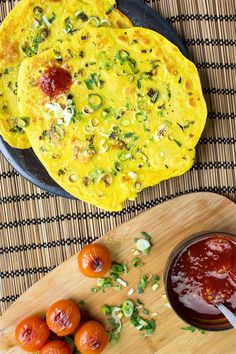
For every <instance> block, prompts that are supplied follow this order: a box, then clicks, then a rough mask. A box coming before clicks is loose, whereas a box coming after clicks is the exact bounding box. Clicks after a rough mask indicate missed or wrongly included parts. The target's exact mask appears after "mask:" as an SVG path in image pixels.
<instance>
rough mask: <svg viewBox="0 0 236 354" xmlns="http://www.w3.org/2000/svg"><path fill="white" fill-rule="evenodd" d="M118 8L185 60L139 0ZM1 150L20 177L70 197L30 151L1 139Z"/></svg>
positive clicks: (169, 31) (166, 28)
mask: <svg viewBox="0 0 236 354" xmlns="http://www.w3.org/2000/svg"><path fill="white" fill-rule="evenodd" d="M118 8H119V9H120V10H121V11H122V12H123V13H124V14H125V15H127V16H128V17H129V18H130V19H131V21H132V22H133V24H134V25H135V26H140V27H146V28H150V29H152V30H154V31H157V32H159V33H160V34H162V35H163V36H164V37H166V38H167V39H169V40H170V41H171V42H172V43H174V44H175V45H176V46H177V47H178V48H179V49H180V50H181V52H182V53H183V54H184V55H185V56H187V57H188V52H187V50H186V48H185V47H184V44H183V42H182V41H181V39H180V38H179V37H178V36H177V33H176V32H175V30H174V29H173V28H172V27H171V25H170V24H169V23H168V22H167V21H166V20H165V19H164V18H163V17H161V16H160V15H159V14H158V13H157V12H156V11H155V10H152V9H151V8H150V7H148V6H147V5H145V4H143V3H141V2H139V0H118ZM0 151H1V152H2V154H3V156H4V157H5V158H6V159H7V161H8V162H9V163H10V164H11V165H12V166H13V167H14V168H15V169H16V170H17V171H18V172H19V173H20V174H21V175H22V176H23V177H25V178H26V179H27V180H28V181H30V182H31V183H33V184H35V185H36V186H37V187H39V188H41V189H44V190H45V191H47V192H49V193H52V194H55V195H58V196H61V197H65V198H73V197H72V196H71V195H70V194H69V193H67V192H66V191H64V190H63V189H62V188H61V187H60V186H58V184H57V183H56V182H54V181H53V179H52V178H51V177H50V176H49V174H48V173H47V171H46V169H45V168H44V166H43V165H42V164H41V162H40V161H39V160H38V158H37V157H36V156H35V154H34V152H33V150H32V149H27V150H20V149H14V148H12V147H10V146H9V145H8V144H7V143H6V142H5V141H4V140H3V139H2V138H1V137H0Z"/></svg>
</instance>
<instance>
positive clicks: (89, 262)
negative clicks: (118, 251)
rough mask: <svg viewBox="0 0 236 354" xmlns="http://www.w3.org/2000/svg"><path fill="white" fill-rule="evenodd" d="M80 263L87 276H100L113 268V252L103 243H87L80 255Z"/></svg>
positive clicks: (80, 267) (82, 271) (81, 269)
mask: <svg viewBox="0 0 236 354" xmlns="http://www.w3.org/2000/svg"><path fill="white" fill-rule="evenodd" d="M78 265H79V269H80V271H81V273H83V274H84V275H85V276H86V277H90V278H100V277H103V276H104V275H105V274H106V273H107V272H108V271H109V270H110V269H111V254H110V252H109V250H108V249H107V248H106V247H105V246H103V245H99V244H96V243H95V244H91V245H87V246H85V247H83V249H82V250H81V251H80V253H79V255H78Z"/></svg>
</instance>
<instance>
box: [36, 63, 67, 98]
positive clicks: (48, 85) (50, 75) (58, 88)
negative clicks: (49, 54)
mask: <svg viewBox="0 0 236 354" xmlns="http://www.w3.org/2000/svg"><path fill="white" fill-rule="evenodd" d="M71 84H72V80H71V76H70V73H69V72H68V71H67V70H65V69H63V68H60V67H57V66H54V67H51V68H48V69H47V70H46V71H45V72H44V74H43V75H42V76H41V78H40V80H39V87H40V89H41V90H42V91H43V93H45V95H47V96H49V97H51V98H55V97H57V96H58V95H60V94H62V93H66V92H68V91H69V89H70V86H71Z"/></svg>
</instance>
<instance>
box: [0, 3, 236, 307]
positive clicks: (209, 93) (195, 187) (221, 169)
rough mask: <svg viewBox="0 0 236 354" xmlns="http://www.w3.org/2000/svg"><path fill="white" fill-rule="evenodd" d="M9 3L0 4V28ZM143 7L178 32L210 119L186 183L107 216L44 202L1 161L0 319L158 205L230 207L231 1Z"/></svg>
mask: <svg viewBox="0 0 236 354" xmlns="http://www.w3.org/2000/svg"><path fill="white" fill-rule="evenodd" d="M91 1H92V0H91ZM137 1H138V0H137ZM16 2H17V1H13V0H12V1H11V0H0V20H2V19H3V18H4V17H5V16H6V14H7V13H8V12H9V11H10V10H11V8H12V7H13V6H14V4H15V3H16ZM148 4H149V5H150V6H151V7H153V8H155V9H156V10H157V11H158V12H159V13H160V14H161V15H162V16H163V17H165V18H166V19H167V20H168V21H169V22H170V23H171V24H172V26H173V27H174V28H175V29H176V30H177V32H178V34H179V35H180V37H182V38H183V40H184V42H185V44H186V46H187V48H188V50H189V52H190V56H191V59H192V60H193V61H194V62H195V63H196V65H197V67H198V69H199V72H200V76H201V80H202V85H203V88H204V94H205V97H206V101H207V105H208V110H209V115H208V120H207V124H206V128H205V131H204V133H203V136H202V138H201V140H200V143H199V145H198V147H197V159H196V163H195V165H194V167H193V168H192V169H191V171H189V172H188V173H186V174H185V175H183V176H181V177H178V178H175V179H172V180H170V181H166V182H162V183H161V184H159V185H158V186H156V187H154V188H149V189H148V190H146V191H144V192H142V193H141V194H140V196H139V198H138V200H137V201H136V202H129V203H126V204H125V208H124V210H123V211H122V212H120V213H107V212H103V211H101V210H98V209H97V208H95V207H92V206H90V205H87V204H85V203H82V202H80V201H74V200H72V201H71V200H66V199H62V198H59V197H55V196H52V195H49V194H48V193H46V192H44V191H42V190H40V189H38V188H36V187H34V186H33V185H32V184H30V183H29V182H27V181H26V180H25V179H23V178H22V177H21V176H19V175H18V173H17V172H16V171H14V170H13V169H12V167H11V166H10V165H9V163H8V162H7V161H5V160H4V158H3V157H2V156H0V257H1V258H0V312H3V311H4V310H6V308H7V307H8V306H10V304H11V303H12V302H13V301H14V300H15V299H16V298H17V297H18V296H19V295H20V294H22V293H23V292H24V291H25V290H26V289H27V288H28V287H30V286H31V285H32V284H33V283H34V282H36V281H37V280H38V279H39V278H41V277H42V276H43V275H44V274H46V273H47V272H49V271H50V270H51V269H53V268H54V267H55V266H56V265H58V264H60V263H61V262H62V261H64V260H65V259H67V258H68V257H70V256H71V255H72V254H74V253H75V252H77V251H78V250H79V249H80V247H81V246H83V244H85V243H88V242H91V241H93V240H95V239H96V238H97V237H99V236H101V235H102V234H104V233H105V232H107V231H108V230H110V229H112V228H114V227H115V226H117V225H119V224H120V223H122V222H124V221H126V220H128V219H130V218H132V217H133V216H135V215H137V214H139V213H141V212H143V211H144V210H146V209H148V208H151V207H152V206H154V205H156V204H158V203H161V202H163V201H165V200H167V199H170V198H173V197H175V196H178V195H181V194H184V193H190V192H197V191H210V192H216V193H219V194H222V195H225V196H227V197H229V198H231V199H232V200H234V201H235V200H236V173H235V167H236V144H235V143H236V112H235V94H236V86H235V77H236V76H235V74H236V4H235V0H207V1H203V0H151V1H148ZM12 30H13V29H12ZM127 232H128V230H127Z"/></svg>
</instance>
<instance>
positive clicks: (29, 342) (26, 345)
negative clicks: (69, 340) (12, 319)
mask: <svg viewBox="0 0 236 354" xmlns="http://www.w3.org/2000/svg"><path fill="white" fill-rule="evenodd" d="M48 336H49V329H48V326H47V324H46V322H45V321H43V320H42V319H41V318H40V317H38V316H32V317H28V318H25V319H24V320H23V321H21V322H20V323H19V324H18V326H17V327H16V330H15V337H16V341H17V344H18V345H19V346H20V347H21V348H22V349H23V350H25V351H26V352H35V351H37V350H39V349H40V348H41V347H42V346H43V345H44V344H45V343H46V341H47V339H48Z"/></svg>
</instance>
